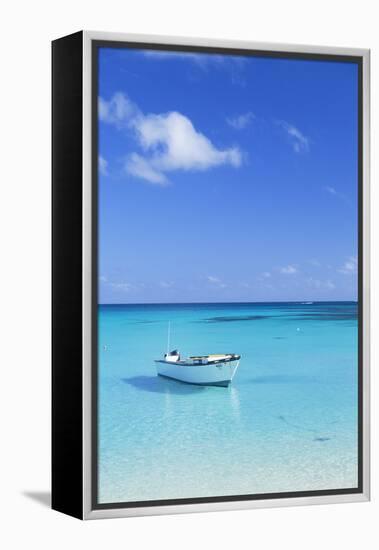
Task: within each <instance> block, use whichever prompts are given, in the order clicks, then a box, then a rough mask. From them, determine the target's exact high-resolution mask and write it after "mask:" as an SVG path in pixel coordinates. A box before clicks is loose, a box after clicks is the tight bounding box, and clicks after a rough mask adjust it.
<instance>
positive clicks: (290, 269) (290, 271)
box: [279, 265, 297, 275]
mask: <svg viewBox="0 0 379 550" xmlns="http://www.w3.org/2000/svg"><path fill="white" fill-rule="evenodd" d="M279 271H280V273H283V274H284V275H295V273H297V268H296V267H295V266H294V265H286V266H284V267H281V268H280V269H279Z"/></svg>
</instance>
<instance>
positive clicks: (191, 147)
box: [99, 93, 242, 185]
mask: <svg viewBox="0 0 379 550" xmlns="http://www.w3.org/2000/svg"><path fill="white" fill-rule="evenodd" d="M99 105H101V113H102V114H101V115H100V116H101V117H102V118H101V120H103V121H104V122H107V123H110V124H114V125H115V126H116V127H118V128H129V129H130V130H132V131H133V134H134V137H135V139H136V140H137V143H138V144H139V146H140V147H141V149H142V151H143V154H139V153H135V152H134V153H131V154H129V155H128V156H127V158H126V161H125V170H126V171H127V172H128V173H130V174H132V175H134V176H136V177H138V178H141V179H144V180H146V181H149V182H150V183H155V184H161V185H162V184H165V183H168V178H167V175H166V174H167V173H168V172H173V171H176V170H183V171H189V170H198V171H204V170H208V169H210V168H214V167H217V166H221V165H231V166H234V167H238V166H240V165H241V163H242V154H241V152H240V150H239V149H238V147H231V148H228V149H217V147H215V146H214V145H213V144H212V142H211V141H210V140H209V139H208V138H207V137H206V136H205V135H204V134H202V133H201V132H199V131H197V130H196V129H195V127H194V125H193V124H192V122H191V120H190V119H189V118H188V117H186V116H185V115H182V114H181V113H178V112H176V111H170V112H168V113H164V114H148V115H144V114H143V113H142V112H141V111H140V110H139V109H138V108H137V107H136V106H135V104H133V103H132V102H131V101H130V100H129V99H128V98H127V97H126V96H124V94H120V93H118V94H115V95H114V96H113V97H112V99H111V100H110V101H109V102H106V101H104V100H103V99H101V98H100V100H99ZM99 113H100V109H99Z"/></svg>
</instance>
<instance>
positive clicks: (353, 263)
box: [338, 256, 358, 275]
mask: <svg viewBox="0 0 379 550" xmlns="http://www.w3.org/2000/svg"><path fill="white" fill-rule="evenodd" d="M357 269H358V259H357V257H356V256H349V258H347V260H346V261H345V262H344V264H343V265H342V267H341V268H340V269H339V270H338V271H339V272H340V273H343V274H344V275H351V274H354V273H356V272H357Z"/></svg>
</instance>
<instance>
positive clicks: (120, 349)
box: [98, 302, 358, 503]
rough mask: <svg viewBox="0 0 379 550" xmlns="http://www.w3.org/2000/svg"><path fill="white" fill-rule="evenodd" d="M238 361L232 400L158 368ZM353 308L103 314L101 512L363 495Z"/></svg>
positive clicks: (122, 308)
mask: <svg viewBox="0 0 379 550" xmlns="http://www.w3.org/2000/svg"><path fill="white" fill-rule="evenodd" d="M168 321H171V348H172V349H174V348H176V349H179V351H180V352H181V354H182V356H185V355H193V354H209V353H237V354H241V356H242V359H241V362H240V366H239V369H238V371H237V374H236V376H235V378H234V380H233V384H232V385H231V386H230V387H229V388H220V387H201V386H199V387H198V386H191V385H186V384H183V383H180V382H176V381H173V380H167V379H164V378H160V377H158V376H156V371H155V364H154V359H156V358H160V357H161V356H162V355H163V353H164V352H165V351H166V345H167V327H168ZM357 348H358V330H357V304H356V303H354V302H315V303H248V304H235V303H229V304H215V303H212V304H167V305H165V304H157V305H101V306H99V352H98V353H99V411H98V413H99V422H98V426H99V457H98V458H99V470H98V478H99V486H98V490H99V502H100V503H106V502H113V503H114V502H126V501H140V500H158V499H159V500H161V499H176V498H194V497H209V496H227V495H242V494H255V493H257V494H258V493H259V494H261V493H273V492H274V493H277V492H285V491H313V490H322V489H341V488H353V487H356V486H357V462H358V461H357V449H358V447H357V374H358V373H357V370H358V355H357V353H358V351H357Z"/></svg>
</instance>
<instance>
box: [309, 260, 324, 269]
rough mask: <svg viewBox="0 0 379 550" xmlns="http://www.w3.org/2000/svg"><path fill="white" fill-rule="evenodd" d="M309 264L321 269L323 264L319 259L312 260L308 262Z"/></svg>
mask: <svg viewBox="0 0 379 550" xmlns="http://www.w3.org/2000/svg"><path fill="white" fill-rule="evenodd" d="M308 262H309V263H310V264H311V265H313V266H314V267H321V263H320V261H319V260H317V258H311V259H310V260H308Z"/></svg>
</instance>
